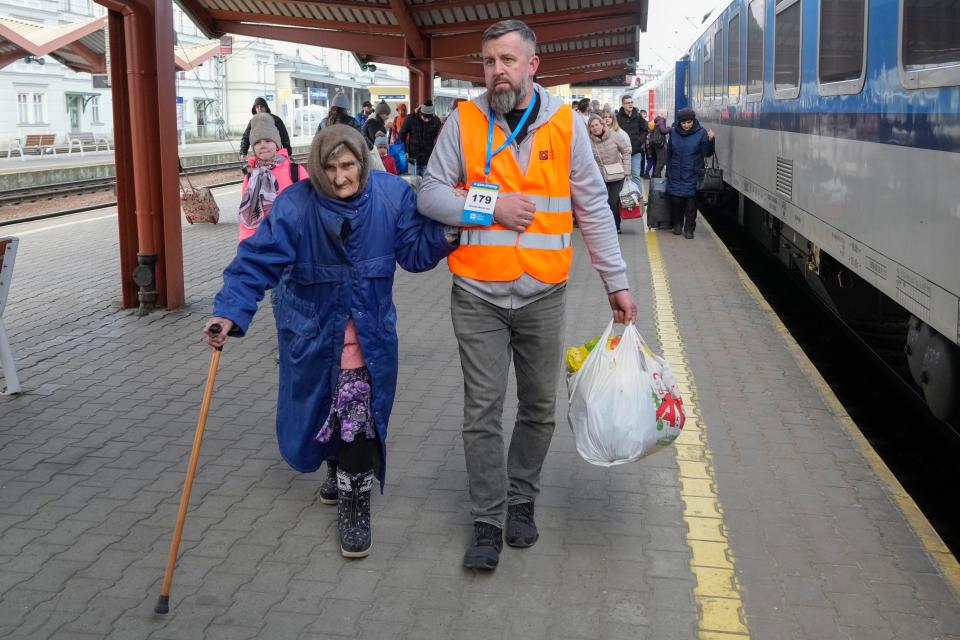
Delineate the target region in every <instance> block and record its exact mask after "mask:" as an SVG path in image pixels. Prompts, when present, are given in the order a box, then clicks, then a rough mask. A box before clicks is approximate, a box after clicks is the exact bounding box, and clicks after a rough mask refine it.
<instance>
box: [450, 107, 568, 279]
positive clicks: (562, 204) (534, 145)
mask: <svg viewBox="0 0 960 640" xmlns="http://www.w3.org/2000/svg"><path fill="white" fill-rule="evenodd" d="M458 109H460V138H461V148H462V150H463V157H464V166H465V168H466V178H467V180H466V182H467V184H470V183H472V182H474V181H483V180H484V178H488V180H487V181H488V182H494V183H496V184H499V185H500V195H499V198H500V199H501V200H503V199H504V198H508V197H511V196H516V195H519V194H523V196H524V197H525V198H528V199H530V200H532V201H533V203H534V205H535V207H536V212H535V213H534V219H533V222H532V223H531V224H530V226H529V227H527V230H526V231H525V232H524V233H517V232H516V231H513V230H511V229H508V228H506V227H503V226H502V225H499V224H496V223H494V224H493V225H491V226H489V227H468V228H465V229H464V230H463V231H462V232H461V235H460V246H459V247H458V248H457V249H456V250H455V251H454V252H453V253H451V254H450V256H449V258H448V259H447V263H448V264H449V265H450V270H451V271H453V272H454V273H455V274H457V275H459V276H463V277H466V278H472V279H475V280H486V281H492V282H509V281H512V280H516V279H517V278H519V277H520V276H522V275H523V274H524V273H527V274H529V275H531V276H533V277H534V278H536V279H537V280H540V281H541V282H546V283H550V284H555V283H560V282H564V281H566V279H567V274H568V272H569V270H570V262H571V260H572V258H573V247H572V242H571V235H572V232H573V211H572V208H573V205H572V201H571V198H570V145H571V144H572V141H573V123H574V117H573V111H572V110H571V109H570V107H569V106H567V105H564V106H562V107H560V109H558V110H557V112H556V113H554V114H553V115H552V116H551V117H550V119H549V120H548V121H547V122H546V123H545V124H543V125H541V126H539V127H538V128H537V129H535V130H533V131H531V132H530V134H529V135H530V136H532V139H531V140H529V144H530V145H531V146H530V160H529V163H528V165H527V170H526V173H525V174H524V172H523V171H522V170H521V169H520V165H519V164H518V163H517V159H516V155H515V153H514V149H515V147H509V148H507V149H504V150H503V151H501V152H500V153H498V154H497V155H496V156H494V158H493V160H492V162H491V164H490V175H489V176H484V163H485V162H486V152H487V135H486V133H487V130H488V125H489V121H488V120H487V116H486V114H484V113H483V112H481V111H480V109H479V108H478V107H477V106H476V104H474V103H472V102H463V103H461V104H460V107H458ZM504 140H506V136H505V135H504V133H503V131H502V130H501V129H500V128H499V127H496V128H495V129H494V148H496V147H498V146H500V145H501V144H503V141H504Z"/></svg>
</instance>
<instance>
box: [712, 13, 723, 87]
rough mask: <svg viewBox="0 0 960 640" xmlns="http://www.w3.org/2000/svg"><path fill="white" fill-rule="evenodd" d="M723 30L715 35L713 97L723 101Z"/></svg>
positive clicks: (718, 30)
mask: <svg viewBox="0 0 960 640" xmlns="http://www.w3.org/2000/svg"><path fill="white" fill-rule="evenodd" d="M723 94H724V91H723V29H719V28H718V29H717V32H716V33H715V34H714V35H713V97H714V98H716V99H717V100H722V99H723Z"/></svg>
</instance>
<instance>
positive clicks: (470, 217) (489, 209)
mask: <svg viewBox="0 0 960 640" xmlns="http://www.w3.org/2000/svg"><path fill="white" fill-rule="evenodd" d="M536 101H537V94H536V92H534V93H533V95H532V96H531V97H530V104H529V105H527V110H526V111H524V112H523V117H522V118H520V122H518V123H517V126H516V127H515V128H514V130H513V131H512V132H511V133H510V136H509V137H508V138H507V139H506V140H505V141H504V143H503V144H502V145H500V146H499V147H498V148H497V149H496V151H494V150H493V128H494V126H495V125H494V123H493V121H494V116H495V114H494V112H493V109H490V126H489V128H488V130H487V162H486V164H485V165H484V176H486V177H489V176H490V161H491V160H493V157H494V156H495V155H497V154H498V153H500V152H501V151H503V150H504V149H506V148H507V147H508V146H509V145H510V143H512V142H513V141H514V139H515V138H516V137H517V133H518V132H519V131H520V130H521V129H523V125H524V124H526V122H527V118H529V117H530V112H531V111H533V105H534V104H535V103H536ZM499 195H500V185H499V184H496V183H493V182H489V180H487V181H485V182H473V183H471V185H470V191H468V192H467V199H466V201H465V202H464V203H463V214H462V215H461V216H460V220H461V222H463V223H464V224H465V225H469V226H481V227H489V226H490V225H492V224H493V210H494V208H495V207H496V206H497V197H498V196H499Z"/></svg>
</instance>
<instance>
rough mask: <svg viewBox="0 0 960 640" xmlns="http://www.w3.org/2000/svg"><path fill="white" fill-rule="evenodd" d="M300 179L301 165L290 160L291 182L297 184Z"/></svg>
mask: <svg viewBox="0 0 960 640" xmlns="http://www.w3.org/2000/svg"><path fill="white" fill-rule="evenodd" d="M299 180H300V165H298V164H297V163H296V162H294V161H293V160H291V161H290V182H291V183H293V184H296V183H297V182H298V181H299Z"/></svg>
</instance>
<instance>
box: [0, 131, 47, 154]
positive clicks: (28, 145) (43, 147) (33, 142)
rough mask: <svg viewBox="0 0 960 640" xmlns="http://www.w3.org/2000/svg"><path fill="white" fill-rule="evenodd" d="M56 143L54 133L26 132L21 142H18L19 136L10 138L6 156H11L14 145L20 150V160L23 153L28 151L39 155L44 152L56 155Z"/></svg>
mask: <svg viewBox="0 0 960 640" xmlns="http://www.w3.org/2000/svg"><path fill="white" fill-rule="evenodd" d="M56 143H57V134H55V133H28V134H27V136H26V139H25V140H24V141H23V143H21V142H20V139H19V138H15V139H11V141H10V143H9V144H8V145H7V157H8V158H11V157H13V156H12V155H11V153H12V151H13V149H12V147H13V146H14V145H16V147H17V149H19V150H20V159H21V160H23V154H24V153H26V152H28V151H29V152H31V153H37V154H38V155H41V156H42V155H43V154H44V153H52V154H54V155H56V153H57V147H56Z"/></svg>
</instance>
